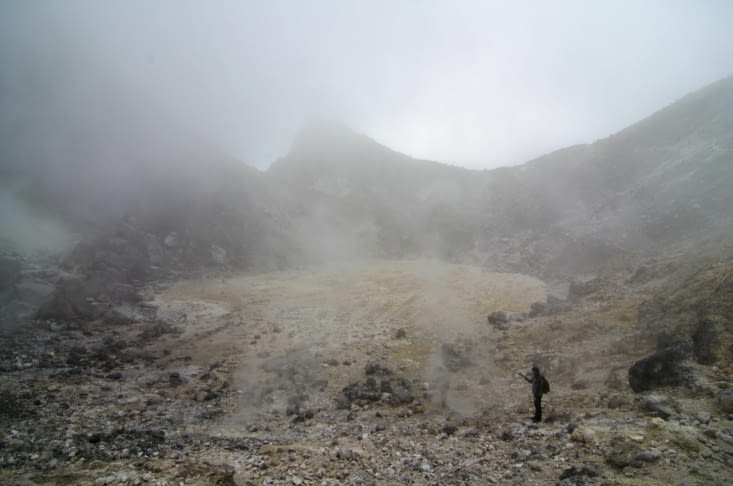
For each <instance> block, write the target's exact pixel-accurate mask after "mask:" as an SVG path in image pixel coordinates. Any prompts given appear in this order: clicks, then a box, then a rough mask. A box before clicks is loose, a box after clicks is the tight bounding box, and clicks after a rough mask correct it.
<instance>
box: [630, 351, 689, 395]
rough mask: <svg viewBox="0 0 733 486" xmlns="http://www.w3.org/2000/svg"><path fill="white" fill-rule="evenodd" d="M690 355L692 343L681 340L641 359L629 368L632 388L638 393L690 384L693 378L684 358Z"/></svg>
mask: <svg viewBox="0 0 733 486" xmlns="http://www.w3.org/2000/svg"><path fill="white" fill-rule="evenodd" d="M690 356H691V348H690V345H689V344H687V343H685V342H682V341H681V342H678V343H677V344H675V345H674V346H670V347H667V348H665V349H663V350H661V351H657V352H656V353H654V354H652V355H650V356H647V357H646V358H643V359H640V360H639V361H637V362H636V363H634V364H633V365H632V366H631V368H629V385H631V389H632V390H634V391H635V392H637V393H638V392H642V391H647V390H652V389H654V388H658V387H662V386H687V385H689V384H690V383H691V382H692V378H691V374H690V372H689V369H688V367H686V366H685V365H684V360H685V359H687V358H689V357H690Z"/></svg>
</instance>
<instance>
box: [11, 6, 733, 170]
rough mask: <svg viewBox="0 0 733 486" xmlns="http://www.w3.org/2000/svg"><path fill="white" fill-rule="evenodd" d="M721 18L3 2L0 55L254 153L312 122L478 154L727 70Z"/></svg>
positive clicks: (731, 64) (637, 112)
mask: <svg viewBox="0 0 733 486" xmlns="http://www.w3.org/2000/svg"><path fill="white" fill-rule="evenodd" d="M732 31H733V2H731V1H728V0H720V1H712V0H710V1H706V0H689V1H675V0H659V1H654V0H631V1H620V0H613V1H611V0H608V1H589V0H582V1H581V0H579V1H558V0H553V1H526V2H521V1H511V2H510V1H508V0H504V1H496V2H492V1H489V0H484V1H475V2H469V1H447V0H446V1H432V0H424V1H419V0H415V1H399V0H389V1H380V0H369V1H356V0H354V1H348V0H334V1H321V0H319V1H315V0H308V1H306V0H300V1H298V0H292V1H272V0H268V1H261V2H249V1H243V0H232V1H213V0H208V1H204V0H201V1H182V0H172V1H130V0H126V1H122V0H119V1H98V0H92V1H71V0H65V1H59V2H55V1H38V2H33V1H17V2H13V1H7V0H6V1H2V3H0V42H1V43H2V47H1V48H0V55H1V56H2V58H0V61H2V63H1V64H0V69H1V70H4V71H5V72H6V73H10V72H20V73H22V72H23V65H24V64H27V63H28V62H31V63H35V64H43V63H50V64H54V65H55V68H54V69H51V70H49V71H48V72H50V73H57V74H58V73H60V72H61V71H63V73H64V74H63V76H62V75H60V74H59V80H58V83H57V84H56V85H53V84H52V85H47V86H48V87H46V88H44V89H52V90H53V89H65V85H66V87H68V85H70V84H75V85H78V86H84V90H91V91H94V90H97V91H99V90H102V91H104V90H106V89H112V88H110V87H109V84H108V83H109V81H110V80H113V81H114V84H115V88H114V89H115V90H119V89H123V90H124V91H127V92H128V95H129V96H130V97H131V99H132V100H141V102H143V103H146V104H151V105H154V106H155V107H156V108H157V109H161V110H163V111H166V112H168V113H170V114H171V115H172V116H173V117H175V119H177V120H179V121H180V122H181V123H182V124H184V125H187V126H189V127H191V128H192V129H193V130H195V131H197V132H200V133H202V134H203V135H205V136H206V137H207V138H209V139H210V140H212V141H213V142H214V143H215V144H217V145H219V146H220V147H221V148H222V149H223V150H225V151H227V152H229V153H231V154H233V155H234V156H235V157H237V158H239V159H241V160H242V161H244V162H246V163H248V164H250V165H254V166H257V167H260V168H266V167H267V166H268V165H269V164H270V163H271V162H272V161H273V160H274V159H276V158H277V157H279V156H282V155H284V154H285V152H286V151H287V149H288V146H289V144H290V141H291V139H292V137H293V135H294V134H295V133H296V132H297V131H298V129H299V128H300V127H301V126H302V125H303V124H304V123H305V122H306V121H307V120H310V119H326V120H333V121H341V122H344V123H346V124H348V125H350V126H351V127H352V128H353V129H354V130H356V131H359V132H362V133H365V134H367V135H369V136H371V137H373V138H375V139H376V140H378V141H379V142H381V143H384V144H386V145H388V146H390V147H391V148H394V149H396V150H399V151H401V152H404V153H407V154H409V155H412V156H414V157H419V158H425V159H432V160H438V161H441V162H446V163H451V164H456V165H462V166H465V167H470V168H492V167H497V166H502V165H511V164H517V163H522V162H525V161H527V160H528V159H531V158H533V157H535V156H538V155H541V154H543V153H545V152H548V151H551V150H554V149H558V148H561V147H564V146H567V145H570V144H575V143H584V142H593V141H594V140H596V139H599V138H603V137H606V136H607V135H609V134H611V133H613V132H616V131H618V130H620V129H622V128H624V127H625V126H627V125H629V124H631V123H633V122H635V121H638V120H639V119H641V118H643V117H645V116H647V115H649V114H651V113H652V112H653V111H655V110H657V109H659V108H661V107H663V106H664V105H666V104H668V103H670V102H672V101H674V100H675V99H678V98H679V97H681V96H683V95H684V94H686V93H688V92H690V91H692V90H696V89H698V88H700V87H702V86H704V85H706V84H709V83H711V82H713V81H715V80H717V79H720V78H722V77H725V76H728V75H730V74H733V34H731V32H732ZM67 63H68V67H66V66H67ZM59 66H63V68H61V71H59ZM36 67H37V66H36ZM54 76H55V75H54ZM8 79H11V77H9V76H6V77H5V78H4V85H0V89H1V90H4V91H5V92H4V93H3V92H2V91H0V94H2V95H3V97H2V98H0V102H4V103H8V102H9V101H12V100H10V98H11V97H12V90H9V89H8V84H9V81H8ZM21 79H23V78H22V76H21ZM8 93H10V95H9V94H8ZM3 100H4V101H3ZM133 102H134V101H133Z"/></svg>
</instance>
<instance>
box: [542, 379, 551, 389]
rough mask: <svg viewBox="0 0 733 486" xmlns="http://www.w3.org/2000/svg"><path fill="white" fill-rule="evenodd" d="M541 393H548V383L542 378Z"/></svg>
mask: <svg viewBox="0 0 733 486" xmlns="http://www.w3.org/2000/svg"><path fill="white" fill-rule="evenodd" d="M542 393H550V382H549V381H547V378H545V377H544V376H543V377H542Z"/></svg>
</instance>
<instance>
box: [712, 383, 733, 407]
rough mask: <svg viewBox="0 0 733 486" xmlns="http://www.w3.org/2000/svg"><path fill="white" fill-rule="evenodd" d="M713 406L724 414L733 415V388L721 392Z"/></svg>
mask: <svg viewBox="0 0 733 486" xmlns="http://www.w3.org/2000/svg"><path fill="white" fill-rule="evenodd" d="M715 404H716V405H717V406H718V408H720V410H722V411H723V412H724V413H733V388H727V389H725V390H721V391H720V392H719V393H718V395H717V396H716V397H715Z"/></svg>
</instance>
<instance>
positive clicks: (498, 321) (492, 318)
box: [487, 311, 509, 330]
mask: <svg viewBox="0 0 733 486" xmlns="http://www.w3.org/2000/svg"><path fill="white" fill-rule="evenodd" d="M487 319H488V321H489V324H491V325H493V326H494V327H495V328H497V329H499V330H506V329H508V328H509V318H508V317H507V315H506V312H502V311H496V312H492V313H491V314H489V315H488V317H487Z"/></svg>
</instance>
